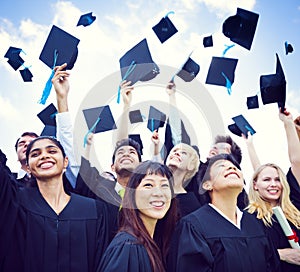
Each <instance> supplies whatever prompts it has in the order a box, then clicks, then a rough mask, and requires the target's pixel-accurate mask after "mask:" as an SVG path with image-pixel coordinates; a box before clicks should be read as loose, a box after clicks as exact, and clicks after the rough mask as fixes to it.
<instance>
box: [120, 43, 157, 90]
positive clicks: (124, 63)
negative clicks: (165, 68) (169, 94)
mask: <svg viewBox="0 0 300 272" xmlns="http://www.w3.org/2000/svg"><path fill="white" fill-rule="evenodd" d="M119 61H120V68H121V75H122V80H127V81H131V84H132V85H133V84H135V83H136V82H137V81H139V80H140V81H148V80H151V79H152V78H154V77H156V76H157V75H158V74H159V68H158V66H157V65H156V64H155V63H154V62H153V60H152V57H151V54H150V50H149V47H148V43H147V40H146V39H143V40H142V41H141V42H139V43H138V44H137V45H135V46H134V47H133V48H131V49H130V50H129V51H127V53H126V54H125V55H124V56H123V57H121V58H120V60H119Z"/></svg>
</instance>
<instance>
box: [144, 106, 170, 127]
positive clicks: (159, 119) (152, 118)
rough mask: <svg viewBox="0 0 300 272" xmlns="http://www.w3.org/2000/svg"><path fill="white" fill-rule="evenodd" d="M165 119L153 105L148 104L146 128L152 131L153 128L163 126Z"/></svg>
mask: <svg viewBox="0 0 300 272" xmlns="http://www.w3.org/2000/svg"><path fill="white" fill-rule="evenodd" d="M165 121H166V115H165V114H164V113H163V112H161V111H159V110H158V109H156V108H154V107H153V106H150V109H149V114H148V123H147V128H148V129H149V130H150V131H151V132H153V131H154V130H158V128H160V127H163V126H164V124H165Z"/></svg>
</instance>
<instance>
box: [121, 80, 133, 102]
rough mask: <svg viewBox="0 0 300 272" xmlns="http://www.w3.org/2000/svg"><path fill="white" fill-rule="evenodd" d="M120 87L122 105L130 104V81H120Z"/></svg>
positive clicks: (131, 87)
mask: <svg viewBox="0 0 300 272" xmlns="http://www.w3.org/2000/svg"><path fill="white" fill-rule="evenodd" d="M120 87H121V94H122V98H123V103H124V105H125V106H130V105H131V101H132V90H133V89H134V87H133V86H132V85H131V81H126V80H124V81H122V82H121V84H120Z"/></svg>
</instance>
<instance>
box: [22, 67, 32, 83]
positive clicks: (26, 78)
mask: <svg viewBox="0 0 300 272" xmlns="http://www.w3.org/2000/svg"><path fill="white" fill-rule="evenodd" d="M20 74H21V76H22V78H23V81H24V82H31V81H32V77H33V75H32V73H31V72H30V70H29V69H28V68H27V67H26V68H24V69H23V70H20Z"/></svg>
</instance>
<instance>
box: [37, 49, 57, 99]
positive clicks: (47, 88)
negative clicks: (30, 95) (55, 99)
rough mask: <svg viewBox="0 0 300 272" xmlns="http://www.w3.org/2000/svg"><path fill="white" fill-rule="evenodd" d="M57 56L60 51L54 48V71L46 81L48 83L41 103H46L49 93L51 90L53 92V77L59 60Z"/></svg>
mask: <svg viewBox="0 0 300 272" xmlns="http://www.w3.org/2000/svg"><path fill="white" fill-rule="evenodd" d="M57 56H58V53H57V50H56V49H55V50H54V61H53V67H52V71H51V75H50V77H49V78H48V80H47V82H46V85H45V88H44V90H43V93H42V97H41V99H40V101H39V103H40V104H43V105H45V103H46V101H47V99H48V97H49V95H50V92H51V88H52V82H51V80H52V78H53V77H54V74H55V71H54V67H55V65H56V60H57Z"/></svg>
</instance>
